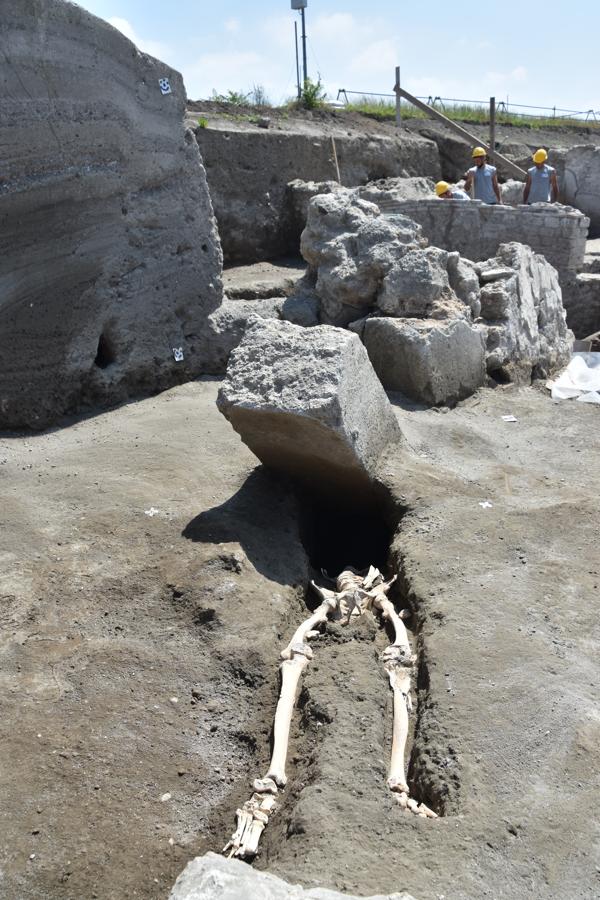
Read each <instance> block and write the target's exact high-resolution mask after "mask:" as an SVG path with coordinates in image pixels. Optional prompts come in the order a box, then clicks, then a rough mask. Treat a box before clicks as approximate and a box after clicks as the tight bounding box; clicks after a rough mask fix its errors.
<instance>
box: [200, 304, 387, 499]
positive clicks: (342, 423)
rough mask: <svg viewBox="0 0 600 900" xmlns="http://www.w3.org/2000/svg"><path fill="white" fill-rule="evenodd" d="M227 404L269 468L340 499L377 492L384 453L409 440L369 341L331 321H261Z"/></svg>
mask: <svg viewBox="0 0 600 900" xmlns="http://www.w3.org/2000/svg"><path fill="white" fill-rule="evenodd" d="M217 405H218V407H219V409H220V411H221V412H222V413H223V415H224V416H226V418H227V419H229V421H230V422H231V424H232V426H233V427H234V428H235V430H236V431H237V432H238V433H239V434H240V435H241V438H242V440H243V441H244V443H245V444H247V446H248V447H249V448H250V449H251V450H252V452H253V453H255V454H256V456H257V457H258V458H259V459H260V460H261V461H262V462H263V463H265V465H268V466H271V467H272V468H275V469H279V470H281V471H284V472H286V473H288V474H289V475H291V476H292V477H294V478H297V479H300V480H302V481H303V482H304V483H305V484H308V485H309V486H310V487H311V488H313V489H316V490H319V491H322V492H323V491H325V492H328V493H330V494H335V495H336V496H337V497H338V498H341V497H343V496H344V493H345V492H350V493H349V494H348V496H351V497H352V498H353V499H354V498H358V497H361V496H362V497H364V498H365V499H367V498H368V495H369V493H370V487H371V481H372V478H373V476H374V473H375V468H376V464H377V460H378V458H379V456H380V454H381V452H382V451H383V449H384V447H385V446H386V445H387V444H389V443H390V442H391V441H396V440H398V439H399V437H400V430H399V427H398V423H397V421H396V417H395V415H394V412H393V410H392V408H391V405H390V403H389V401H388V399H387V397H386V394H385V391H384V390H383V388H382V386H381V384H380V382H379V380H378V378H377V376H376V375H375V372H374V371H373V368H372V366H371V363H370V362H369V358H368V356H367V353H366V350H365V348H364V347H363V345H362V344H361V342H360V340H359V338H358V337H357V336H356V335H355V334H353V333H352V332H349V331H344V330H342V329H340V328H334V327H331V326H327V325H319V326H316V327H315V328H308V329H307V328H302V327H300V326H298V325H292V324H291V323H289V322H275V321H272V320H262V321H260V322H256V323H254V324H252V325H251V327H250V328H249V329H248V331H247V332H246V334H245V336H244V338H243V340H242V342H241V343H240V345H239V346H238V347H237V348H236V349H235V350H234V351H233V353H232V354H231V357H230V360H229V366H228V369H227V376H226V378H225V381H224V382H223V385H222V387H221V390H220V391H219V396H218V399H217Z"/></svg>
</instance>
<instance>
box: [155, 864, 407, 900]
mask: <svg viewBox="0 0 600 900" xmlns="http://www.w3.org/2000/svg"><path fill="white" fill-rule="evenodd" d="M169 900H361V898H359V897H357V896H356V895H354V894H341V893H340V892H339V891H331V890H328V889H327V888H303V887H301V886H300V885H299V884H288V882H287V881H283V879H281V878H278V877H277V876H276V875H271V874H270V873H269V872H259V871H257V870H256V869H253V868H252V867H251V866H249V865H248V864H247V863H244V862H241V861H240V860H238V859H225V858H224V857H222V856H219V855H218V854H216V853H206V854H205V855H204V856H197V857H196V858H195V859H193V860H192V861H191V862H190V863H188V864H187V866H186V867H185V869H184V870H183V872H182V873H181V875H180V876H179V878H178V879H177V881H176V882H175V885H174V887H173V890H172V891H171V893H170V895H169ZM362 900H415V898H414V897H412V896H411V895H410V894H407V893H394V894H385V895H384V894H374V895H371V896H370V897H367V898H362Z"/></svg>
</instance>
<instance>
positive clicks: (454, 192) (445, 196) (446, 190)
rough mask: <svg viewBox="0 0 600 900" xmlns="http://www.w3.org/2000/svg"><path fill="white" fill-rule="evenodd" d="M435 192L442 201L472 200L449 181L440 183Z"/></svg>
mask: <svg viewBox="0 0 600 900" xmlns="http://www.w3.org/2000/svg"><path fill="white" fill-rule="evenodd" d="M435 192H436V194H437V195H438V197H439V198H440V200H470V199H471V198H470V197H469V195H468V194H467V193H466V192H465V191H463V190H462V189H461V188H459V187H457V186H456V185H454V187H453V186H452V185H451V184H448V182H447V181H438V183H437V184H436V186H435Z"/></svg>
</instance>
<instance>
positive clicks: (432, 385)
mask: <svg viewBox="0 0 600 900" xmlns="http://www.w3.org/2000/svg"><path fill="white" fill-rule="evenodd" d="M362 339H363V341H364V344H365V347H366V348H367V353H368V354H369V359H370V360H371V362H372V364H373V368H374V369H375V371H376V373H377V375H378V376H379V379H380V381H381V383H382V384H383V386H384V387H385V388H386V389H387V390H390V391H401V392H402V393H403V394H405V395H406V396H407V397H411V398H413V399H415V400H420V401H422V402H424V403H429V404H433V405H438V404H445V405H452V404H454V403H456V402H457V401H458V400H461V399H463V398H464V397H468V396H469V395H470V394H472V393H473V392H474V391H476V390H477V388H479V387H481V385H483V384H484V383H485V380H486V368H485V334H484V329H482V328H480V327H478V326H473V325H470V324H469V323H468V322H466V321H465V320H464V319H451V320H449V321H441V322H440V321H432V320H426V319H425V320H423V319H392V318H379V317H373V318H369V319H367V320H366V322H365V323H364V328H363V333H362Z"/></svg>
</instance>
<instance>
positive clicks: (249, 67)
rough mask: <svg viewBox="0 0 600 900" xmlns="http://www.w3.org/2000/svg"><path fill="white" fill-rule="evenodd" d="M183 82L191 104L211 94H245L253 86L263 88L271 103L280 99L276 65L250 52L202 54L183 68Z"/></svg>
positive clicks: (226, 51)
mask: <svg viewBox="0 0 600 900" xmlns="http://www.w3.org/2000/svg"><path fill="white" fill-rule="evenodd" d="M183 78H184V81H185V86H186V90H187V94H188V97H190V98H191V99H193V100H196V99H200V98H205V99H206V98H208V97H210V95H211V94H212V92H213V91H216V92H217V93H218V94H226V93H227V92H228V91H245V92H247V91H249V90H250V88H252V86H253V85H255V84H260V85H262V86H263V87H264V88H265V90H266V92H267V94H268V95H269V96H270V97H271V99H272V100H273V101H277V100H278V99H279V92H280V91H281V77H280V73H279V71H278V67H277V64H276V63H274V62H273V61H272V60H269V59H267V58H266V57H265V56H262V55H261V54H259V53H255V52H254V51H251V50H243V51H235V50H225V51H223V52H221V53H204V54H202V56H200V57H198V59H197V60H196V62H194V63H192V64H191V65H188V66H184V67H183Z"/></svg>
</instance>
